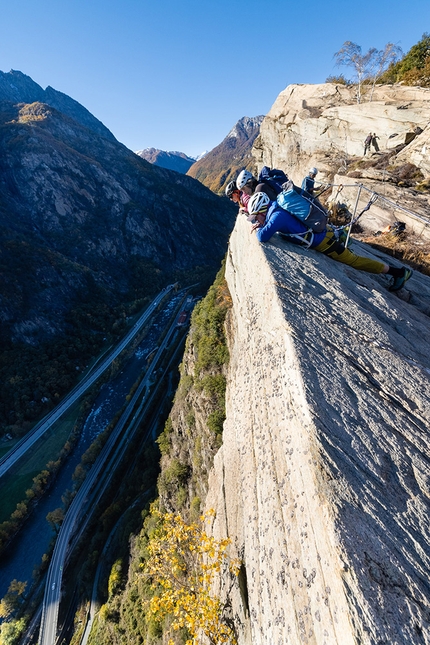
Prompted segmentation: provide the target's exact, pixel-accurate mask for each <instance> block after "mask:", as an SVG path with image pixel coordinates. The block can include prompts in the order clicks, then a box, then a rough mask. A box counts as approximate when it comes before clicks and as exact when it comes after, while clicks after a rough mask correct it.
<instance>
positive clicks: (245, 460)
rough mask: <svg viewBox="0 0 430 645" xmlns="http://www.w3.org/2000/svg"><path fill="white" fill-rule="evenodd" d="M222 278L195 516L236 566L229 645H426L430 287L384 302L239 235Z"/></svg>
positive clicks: (382, 292)
mask: <svg viewBox="0 0 430 645" xmlns="http://www.w3.org/2000/svg"><path fill="white" fill-rule="evenodd" d="M354 246H355V250H356V251H357V252H359V253H362V254H369V255H371V256H372V257H376V258H381V257H383V255H382V254H379V253H377V252H375V251H370V250H369V249H368V248H366V247H365V246H363V245H360V244H358V243H355V244H354ZM384 259H386V258H385V257H384ZM226 278H227V282H228V286H229V290H230V293H231V296H232V299H233V310H232V312H233V315H232V320H231V324H230V328H231V330H232V331H231V333H230V347H229V349H230V365H229V375H228V385H227V409H226V413H227V418H226V421H225V425H224V434H223V446H222V448H221V449H220V450H219V452H218V453H217V455H216V457H215V462H214V468H213V470H212V472H211V474H210V479H209V494H208V497H207V500H206V507H207V508H214V509H215V510H216V519H215V521H214V525H213V533H214V534H215V535H216V536H225V535H228V536H229V537H230V538H231V540H232V552H233V555H236V554H237V555H239V557H241V558H242V559H243V563H244V567H243V572H242V578H241V579H242V584H241V587H242V590H241V592H240V593H239V590H237V592H236V593H235V594H234V597H233V602H232V612H233V615H234V618H235V623H236V626H237V627H238V642H239V644H240V645H245V644H246V645H251V643H252V645H259V644H265V645H269V644H270V645H275V644H276V645H281V644H282V645H284V644H285V643H288V644H290V645H295V644H297V645H299V644H300V645H302V644H303V643H308V644H315V645H333V644H338V645H347V644H351V645H353V644H354V645H356V644H357V643H362V644H363V645H376V644H377V643H378V644H380V643H390V645H404V644H405V643H430V601H429V598H430V593H429V592H430V585H429V580H430V549H429V523H428V517H429V511H430V508H429V506H430V504H429V496H430V488H429V485H430V480H429V461H430V454H429V447H428V436H429V419H430V388H429V379H430V358H429V352H428V347H429V343H430V318H429V315H428V314H429V312H430V278H428V277H426V276H422V275H420V274H417V273H415V274H414V275H413V277H412V279H411V280H410V281H409V282H408V285H407V290H406V289H403V290H402V292H400V293H399V295H397V294H394V293H390V292H389V291H388V290H387V284H388V283H387V279H386V278H385V277H384V276H375V275H370V274H366V273H363V272H358V271H355V270H354V269H352V268H350V267H345V266H344V265H341V264H339V263H336V262H334V261H333V260H330V259H329V258H327V257H325V256H323V255H321V254H319V253H317V252H316V251H306V250H302V249H301V248H300V247H297V246H293V245H291V244H288V243H286V242H284V241H282V240H280V239H277V238H276V237H275V238H272V241H271V242H270V243H268V244H266V245H259V243H258V242H257V240H256V239H255V237H254V236H251V235H250V233H249V225H248V223H247V222H246V221H245V220H244V219H238V220H237V222H236V227H235V229H234V231H233V234H232V237H231V240H230V246H229V251H228V259H227V267H226ZM399 296H400V297H399ZM407 297H408V298H409V302H406V301H405V300H406V299H407Z"/></svg>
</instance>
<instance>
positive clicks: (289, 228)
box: [256, 202, 327, 248]
mask: <svg viewBox="0 0 430 645" xmlns="http://www.w3.org/2000/svg"><path fill="white" fill-rule="evenodd" d="M308 230H309V229H308V227H307V226H306V225H305V224H303V222H301V221H300V220H299V219H297V217H294V215H291V213H289V212H288V211H286V210H285V209H283V208H281V207H280V206H278V203H277V202H272V203H271V204H270V206H269V209H268V211H267V215H266V222H265V224H264V226H263V227H262V228H258V229H257V230H256V234H257V239H258V241H259V242H267V241H268V240H270V238H271V237H272V235H274V234H275V233H285V234H286V235H288V234H292V233H293V234H300V233H306V232H307V231H308ZM326 234H327V231H326V230H324V231H322V233H314V239H313V240H312V243H311V245H310V248H313V247H314V246H318V244H320V243H321V242H322V241H323V239H324V238H325V236H326ZM291 242H293V244H300V243H301V242H300V239H298V238H297V237H292V238H291Z"/></svg>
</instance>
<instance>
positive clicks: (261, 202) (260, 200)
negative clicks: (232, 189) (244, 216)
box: [247, 193, 270, 215]
mask: <svg viewBox="0 0 430 645" xmlns="http://www.w3.org/2000/svg"><path fill="white" fill-rule="evenodd" d="M269 204H270V197H269V195H268V194H267V193H254V194H253V195H251V197H250V198H249V202H248V204H247V209H248V213H249V214H250V215H256V214H257V213H259V212H260V211H261V210H262V209H263V208H264V207H265V206H268V205H269Z"/></svg>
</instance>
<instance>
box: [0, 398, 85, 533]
mask: <svg viewBox="0 0 430 645" xmlns="http://www.w3.org/2000/svg"><path fill="white" fill-rule="evenodd" d="M79 414H80V402H79V401H78V402H77V403H75V404H74V405H73V406H72V407H71V408H69V410H68V411H67V412H66V413H65V414H64V415H63V416H62V417H60V419H58V420H57V421H56V422H55V423H54V424H53V426H52V427H51V428H50V429H49V430H48V431H47V432H46V433H45V435H44V436H43V437H42V438H41V439H40V440H39V441H38V442H37V444H36V446H34V447H33V448H32V449H31V450H29V451H27V453H26V455H25V456H24V457H23V458H22V459H21V460H20V461H19V462H18V464H16V465H15V466H14V467H13V468H12V469H11V471H9V472H8V473H7V474H6V475H5V476H4V477H2V503H1V506H0V523H1V522H4V521H6V520H8V519H9V517H10V515H11V513H13V511H14V510H15V508H16V505H17V504H18V503H19V502H21V501H22V500H23V499H25V491H26V490H27V489H29V488H31V486H32V484H33V477H36V475H38V474H39V473H40V472H41V471H42V470H44V468H45V467H46V464H47V463H48V462H50V461H56V460H57V459H58V456H59V454H60V452H61V450H62V448H63V447H64V445H65V443H66V442H67V440H68V439H69V437H70V434H71V433H72V430H73V428H74V426H75V424H76V421H77V420H78V418H79Z"/></svg>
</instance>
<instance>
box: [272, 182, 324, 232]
mask: <svg viewBox="0 0 430 645" xmlns="http://www.w3.org/2000/svg"><path fill="white" fill-rule="evenodd" d="M285 188H286V189H285V190H283V191H282V192H281V193H279V195H278V197H277V202H278V205H279V206H280V207H281V208H284V209H285V210H286V211H288V212H289V213H291V215H294V217H296V218H297V219H299V220H300V221H301V222H303V224H305V226H307V227H308V228H309V229H310V230H311V231H313V232H314V233H322V231H323V230H324V229H325V228H326V226H327V220H328V214H327V211H326V210H325V208H324V207H323V206H322V205H321V204H320V202H319V201H318V200H317V199H316V198H315V197H313V196H312V195H310V194H309V193H308V192H306V190H303V188H298V187H297V186H295V185H294V184H293V182H292V181H290V182H289V186H288V187H285Z"/></svg>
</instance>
